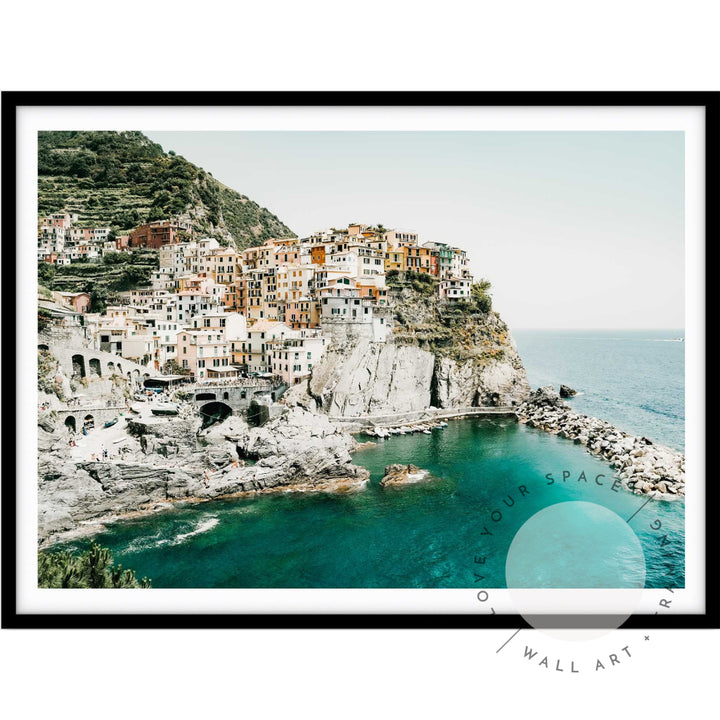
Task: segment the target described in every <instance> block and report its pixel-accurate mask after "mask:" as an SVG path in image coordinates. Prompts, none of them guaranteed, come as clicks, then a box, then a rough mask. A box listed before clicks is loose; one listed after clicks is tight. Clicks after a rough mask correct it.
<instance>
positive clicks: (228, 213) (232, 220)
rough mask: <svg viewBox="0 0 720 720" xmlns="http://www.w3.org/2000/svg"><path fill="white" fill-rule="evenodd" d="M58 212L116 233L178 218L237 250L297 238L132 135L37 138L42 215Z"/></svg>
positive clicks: (205, 175)
mask: <svg viewBox="0 0 720 720" xmlns="http://www.w3.org/2000/svg"><path fill="white" fill-rule="evenodd" d="M61 210H69V211H72V212H77V213H78V214H79V215H80V220H81V222H80V223H79V225H84V226H86V227H103V226H111V227H112V228H113V229H114V230H115V231H116V232H118V233H121V232H124V231H128V230H131V229H132V228H134V227H135V226H137V225H139V224H142V223H144V222H148V221H150V220H161V219H165V218H169V217H181V218H183V219H185V220H188V221H189V222H191V223H192V225H193V228H194V230H195V231H196V232H197V233H198V234H199V235H201V236H203V237H215V238H217V239H218V240H219V241H221V242H222V243H223V244H228V243H231V244H234V245H235V246H236V247H237V248H238V249H242V248H245V247H249V246H252V245H259V244H261V243H262V242H263V241H264V240H266V239H267V238H271V237H279V238H283V237H295V233H293V232H292V230H290V229H289V228H288V227H287V226H285V225H284V224H283V223H282V222H281V221H280V220H279V219H278V218H277V217H276V216H275V215H273V214H272V213H271V212H270V211H269V210H267V209H266V208H261V207H260V206H259V205H258V204H257V203H255V202H253V201H252V200H250V199H248V198H247V197H245V196H244V195H241V194H240V193H238V192H236V191H235V190H232V189H231V188H229V187H227V186H225V185H223V184H222V183H220V182H218V181H217V180H215V178H213V177H212V175H210V174H209V173H207V172H205V171H204V170H203V169H202V168H199V167H197V166H196V165H193V164H192V163H191V162H188V161H187V160H186V159H185V158H183V157H180V156H179V155H175V154H174V153H173V152H169V153H166V152H164V151H163V149H162V147H160V145H158V144H157V143H153V142H152V141H151V140H149V139H148V138H147V137H145V136H144V135H143V134H142V133H140V132H135V131H132V132H104V131H103V132H94V131H93V132H86V131H61V132H58V131H44V132H40V133H38V211H39V213H40V214H41V215H46V214H48V213H51V212H59V211H61Z"/></svg>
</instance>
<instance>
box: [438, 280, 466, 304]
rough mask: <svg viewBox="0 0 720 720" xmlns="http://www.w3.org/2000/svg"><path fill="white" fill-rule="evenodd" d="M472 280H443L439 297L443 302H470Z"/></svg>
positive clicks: (439, 289)
mask: <svg viewBox="0 0 720 720" xmlns="http://www.w3.org/2000/svg"><path fill="white" fill-rule="evenodd" d="M471 287H472V278H458V277H454V278H449V279H448V280H441V281H440V284H439V285H438V296H439V298H440V299H441V300H447V301H448V302H452V301H454V300H469V299H470V289H471Z"/></svg>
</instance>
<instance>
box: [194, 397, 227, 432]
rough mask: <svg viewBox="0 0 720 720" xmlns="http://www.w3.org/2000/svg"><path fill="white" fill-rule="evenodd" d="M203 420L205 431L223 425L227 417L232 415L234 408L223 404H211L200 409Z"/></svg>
mask: <svg viewBox="0 0 720 720" xmlns="http://www.w3.org/2000/svg"><path fill="white" fill-rule="evenodd" d="M200 415H201V416H202V419H203V425H202V426H203V429H205V428H207V427H210V426H211V425H214V424H215V423H221V422H222V421H223V420H225V418H226V417H229V416H230V415H232V408H231V407H230V406H229V405H227V404H226V403H223V402H209V403H207V404H205V405H203V406H202V407H201V408H200Z"/></svg>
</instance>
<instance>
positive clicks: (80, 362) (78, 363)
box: [72, 355, 85, 378]
mask: <svg viewBox="0 0 720 720" xmlns="http://www.w3.org/2000/svg"><path fill="white" fill-rule="evenodd" d="M72 371H73V375H77V376H78V377H81V378H84V377H85V358H84V357H83V356H82V355H73V356H72Z"/></svg>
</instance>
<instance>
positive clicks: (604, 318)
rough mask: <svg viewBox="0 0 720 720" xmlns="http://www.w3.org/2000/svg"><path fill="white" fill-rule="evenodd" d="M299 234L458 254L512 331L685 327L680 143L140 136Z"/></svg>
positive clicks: (654, 139) (505, 136)
mask: <svg viewBox="0 0 720 720" xmlns="http://www.w3.org/2000/svg"><path fill="white" fill-rule="evenodd" d="M146 134H147V135H148V137H150V138H151V139H152V140H154V141H155V142H158V143H160V144H161V145H162V147H163V148H164V149H165V150H174V151H175V152H176V153H178V154H179V155H182V156H184V157H185V158H187V159H188V160H190V161H191V162H193V163H195V164H196V165H199V166H200V167H202V168H204V169H205V170H207V171H209V172H211V173H212V174H213V176H214V177H215V178H217V179H218V180H220V181H221V182H223V183H225V184H226V185H228V186H230V187H231V188H234V189H235V190H237V191H239V192H241V193H243V194H244V195H247V196H248V197H249V198H251V199H252V200H254V201H255V202H257V203H259V204H260V205H261V206H263V207H266V208H268V209H269V210H270V211H271V212H273V213H274V214H275V215H277V216H278V217H279V218H280V219H281V220H282V221H283V222H284V223H285V224H286V225H287V226H288V227H290V228H291V229H292V230H293V231H295V232H296V233H297V234H298V235H299V236H301V237H302V236H305V235H308V234H310V233H311V232H313V231H315V230H320V229H324V228H328V227H331V226H335V227H343V226H346V225H347V224H348V223H350V222H361V223H367V224H377V223H382V224H383V225H385V227H392V228H402V229H407V230H414V231H416V232H418V233H419V234H420V242H426V241H429V240H434V241H439V242H447V243H450V244H452V245H457V246H458V247H461V248H463V249H465V250H467V252H468V254H469V256H470V258H471V270H472V272H473V275H474V276H475V278H476V279H479V278H481V277H484V278H487V279H488V280H490V281H491V282H492V285H493V290H492V295H493V307H494V309H496V310H498V311H499V312H500V314H501V315H502V317H503V319H504V320H506V321H507V322H508V324H509V325H510V327H511V328H516V329H519V328H643V329H645V328H647V329H649V328H683V327H684V324H685V323H684V248H683V222H684V219H683V212H684V135H683V133H681V132H551V133H548V132H147V133H146Z"/></svg>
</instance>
